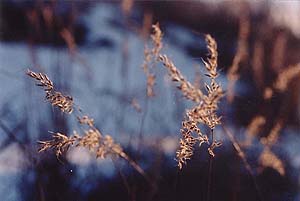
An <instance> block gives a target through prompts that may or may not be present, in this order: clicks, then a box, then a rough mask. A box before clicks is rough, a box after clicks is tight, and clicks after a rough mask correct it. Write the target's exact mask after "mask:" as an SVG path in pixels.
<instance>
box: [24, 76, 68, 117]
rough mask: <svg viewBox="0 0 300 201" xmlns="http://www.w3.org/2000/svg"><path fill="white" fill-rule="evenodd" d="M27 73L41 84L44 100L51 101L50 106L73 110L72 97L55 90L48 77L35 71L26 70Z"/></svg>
mask: <svg viewBox="0 0 300 201" xmlns="http://www.w3.org/2000/svg"><path fill="white" fill-rule="evenodd" d="M27 75H28V76H30V77H32V78H33V79H35V80H36V81H37V84H36V85H37V86H41V87H42V88H43V89H44V91H45V92H46V96H45V98H46V100H47V101H49V102H50V103H51V105H52V106H56V107H58V108H59V109H60V110H61V111H62V112H65V113H68V114H70V113H72V112H73V98H72V97H71V96H68V95H64V94H62V93H61V92H59V91H56V89H55V87H54V85H53V82H52V81H51V80H50V79H49V78H48V76H47V75H46V74H43V73H35V72H33V71H30V70H27Z"/></svg>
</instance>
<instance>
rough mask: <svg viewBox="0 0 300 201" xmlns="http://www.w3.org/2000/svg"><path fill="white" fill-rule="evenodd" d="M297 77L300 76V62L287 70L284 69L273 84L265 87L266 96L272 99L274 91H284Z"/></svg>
mask: <svg viewBox="0 0 300 201" xmlns="http://www.w3.org/2000/svg"><path fill="white" fill-rule="evenodd" d="M297 77H300V63H298V64H296V65H291V66H288V67H287V68H286V69H285V70H283V71H282V72H281V73H280V74H279V75H278V76H277V79H276V80H275V81H274V83H273V85H272V86H271V87H266V88H265V91H264V98H265V99H270V98H271V97H272V95H273V93H274V90H275V91H278V92H284V91H285V90H286V89H287V88H288V85H289V83H290V82H291V81H292V80H293V79H295V78H297Z"/></svg>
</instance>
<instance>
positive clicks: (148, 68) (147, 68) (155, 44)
mask: <svg viewBox="0 0 300 201" xmlns="http://www.w3.org/2000/svg"><path fill="white" fill-rule="evenodd" d="M152 29H153V33H152V34H151V41H152V44H151V46H152V48H151V49H149V48H148V46H147V45H146V46H145V50H144V57H145V58H144V64H143V70H144V73H145V74H146V76H147V96H148V97H153V96H154V95H155V93H154V89H153V88H154V85H155V73H154V67H155V65H156V63H157V61H158V55H159V53H160V51H161V49H162V32H161V30H160V28H159V23H157V24H155V25H152Z"/></svg>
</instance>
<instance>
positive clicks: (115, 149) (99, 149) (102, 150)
mask: <svg viewBox="0 0 300 201" xmlns="http://www.w3.org/2000/svg"><path fill="white" fill-rule="evenodd" d="M27 75H29V76H30V77H32V78H34V79H36V80H37V82H38V83H37V85H38V86H41V87H43V88H44V91H45V92H46V99H47V100H48V101H49V102H50V103H51V104H52V105H54V106H58V107H59V108H60V109H61V110H62V111H63V112H66V113H71V112H72V111H73V99H72V98H71V97H69V96H64V95H62V93H61V92H58V91H55V88H54V85H53V82H52V81H51V80H50V79H49V78H48V76H47V75H45V74H42V73H35V72H32V71H30V70H28V72H27ZM78 112H82V111H81V109H78ZM77 120H78V123H79V124H81V125H87V126H88V128H89V129H87V130H84V133H83V134H82V135H80V134H78V133H77V132H76V131H75V132H74V134H73V135H70V136H67V135H66V134H62V133H58V132H57V133H54V134H53V135H52V139H51V140H47V141H39V144H40V145H41V147H40V148H39V152H43V151H47V150H49V149H53V150H55V154H56V156H57V157H58V158H59V157H60V156H61V155H63V154H64V153H65V152H67V151H68V150H69V148H70V147H72V146H75V147H85V148H88V149H89V150H90V151H91V152H93V153H95V154H96V157H97V158H102V159H103V158H107V157H108V156H111V157H121V158H123V159H125V160H127V161H128V162H129V163H130V165H132V167H133V168H135V169H136V170H137V171H138V172H139V173H140V174H141V175H143V176H144V177H145V178H146V179H147V181H149V182H150V180H149V179H148V177H147V175H146V174H145V172H144V171H143V169H142V168H141V167H140V166H139V165H138V164H137V163H136V162H134V161H133V160H132V159H131V158H130V157H129V156H128V155H127V154H126V153H125V152H124V151H123V149H122V147H121V146H120V145H119V144H117V143H115V142H114V140H113V138H112V137H111V136H110V135H103V134H102V133H101V132H100V131H99V129H97V128H96V127H95V125H94V120H93V119H92V118H90V117H88V116H87V115H83V116H77Z"/></svg>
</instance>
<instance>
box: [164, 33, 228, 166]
mask: <svg viewBox="0 0 300 201" xmlns="http://www.w3.org/2000/svg"><path fill="white" fill-rule="evenodd" d="M206 42H207V48H208V51H209V55H210V56H209V57H208V58H207V60H205V61H203V62H204V65H205V68H206V70H207V72H208V73H207V74H206V75H207V76H208V77H209V78H210V84H209V85H208V84H206V85H205V86H206V89H207V95H206V94H204V93H203V92H202V91H201V90H200V89H198V88H197V87H195V86H194V85H193V84H191V83H190V82H188V81H187V80H186V79H185V78H184V76H183V75H182V74H181V73H180V71H179V70H178V69H177V67H176V66H175V65H174V64H173V62H172V61H171V60H170V59H169V58H168V57H167V56H166V55H160V56H159V58H160V61H161V62H162V63H163V64H164V66H165V67H166V68H167V70H168V74H169V75H170V77H171V78H172V80H173V81H174V82H177V83H178V86H177V88H178V89H179V90H180V91H181V92H182V93H183V95H184V97H185V98H186V99H188V100H191V101H193V102H195V103H196V104H197V105H196V106H195V107H193V108H192V109H189V110H187V112H186V117H185V120H184V121H183V123H182V128H181V130H180V131H181V135H182V138H181V139H180V147H179V150H178V151H177V152H176V159H177V161H178V167H179V168H180V169H181V168H182V167H183V164H186V162H187V160H189V159H190V158H191V156H192V155H193V151H194V150H193V149H194V148H193V147H194V145H195V144H196V143H199V146H201V145H202V144H203V143H207V144H210V146H209V148H208V153H209V154H210V155H211V156H212V157H214V156H215V154H214V149H215V148H216V147H219V146H221V142H217V141H216V140H214V137H213V130H214V129H215V126H216V125H218V124H220V123H221V122H220V119H221V117H218V116H217V114H216V110H217V109H218V102H219V100H220V98H221V97H222V96H223V90H222V88H221V86H220V85H219V84H218V83H217V82H216V80H215V79H216V78H217V77H218V71H217V65H218V62H217V58H218V52H217V43H216V41H215V40H214V39H213V38H212V37H211V36H210V35H206ZM199 123H202V124H204V125H206V126H208V127H209V128H210V129H211V136H212V140H211V141H209V139H208V137H207V135H204V134H202V132H201V131H200V129H199V128H198V126H197V125H198V124H199Z"/></svg>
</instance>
